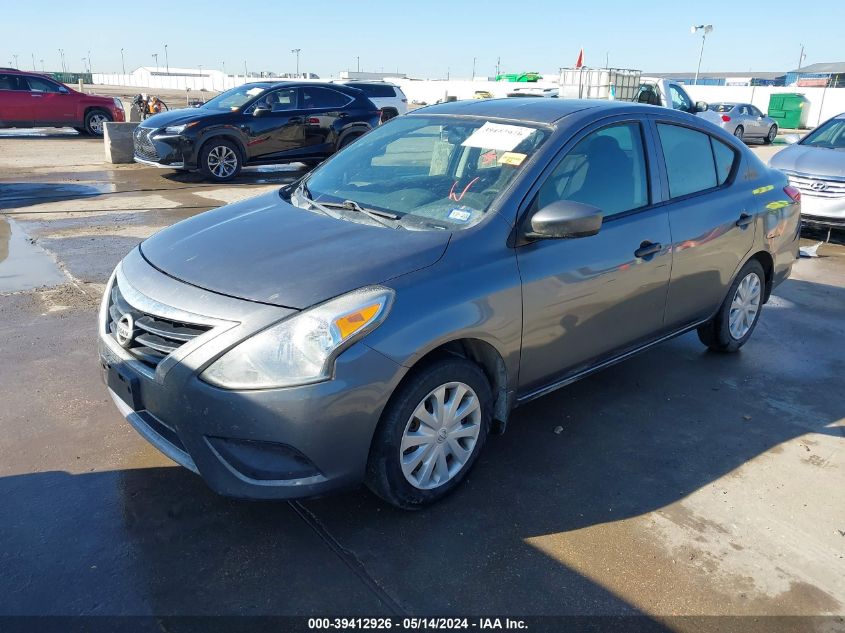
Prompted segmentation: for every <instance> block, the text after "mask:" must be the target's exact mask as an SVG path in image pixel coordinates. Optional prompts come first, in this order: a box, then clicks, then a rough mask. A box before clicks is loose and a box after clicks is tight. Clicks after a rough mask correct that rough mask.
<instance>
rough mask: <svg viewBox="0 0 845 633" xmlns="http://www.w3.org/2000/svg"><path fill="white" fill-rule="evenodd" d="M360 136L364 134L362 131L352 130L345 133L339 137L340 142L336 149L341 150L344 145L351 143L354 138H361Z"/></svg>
mask: <svg viewBox="0 0 845 633" xmlns="http://www.w3.org/2000/svg"><path fill="white" fill-rule="evenodd" d="M362 136H364V134H363V133H362V132H352V133H351V134H347V135H346V136H344V137H343V138H342V139H341V141H340V143H339V144H338V146H337V151H340V150H342V149H343V148H344V147H346V146H347V145H349V144H351V143H352V142H353V141H354V140H355V139H358V138H361V137H362Z"/></svg>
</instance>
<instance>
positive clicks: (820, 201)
mask: <svg viewBox="0 0 845 633" xmlns="http://www.w3.org/2000/svg"><path fill="white" fill-rule="evenodd" d="M801 220H802V221H803V222H805V223H807V224H817V225H823V226H836V227H842V226H845V197H841V198H823V197H820V196H813V195H810V194H809V193H806V192H804V191H802V192H801Z"/></svg>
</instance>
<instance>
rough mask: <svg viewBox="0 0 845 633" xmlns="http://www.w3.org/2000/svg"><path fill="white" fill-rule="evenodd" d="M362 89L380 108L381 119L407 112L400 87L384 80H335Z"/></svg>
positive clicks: (385, 119)
mask: <svg viewBox="0 0 845 633" xmlns="http://www.w3.org/2000/svg"><path fill="white" fill-rule="evenodd" d="M334 83H340V84H345V85H347V86H351V87H353V88H358V89H359V90H362V91H363V92H364V94H365V95H367V98H368V99H369V100H370V101H372V102H373V103H374V104H375V106H376V107H377V108H378V109H379V110H381V120H382V121H387V120H388V119H392V118H393V117H396V116H399V115H400V114H406V113H407V112H408V98H407V97H406V96H405V93H404V92H402V88H400V87H399V86H397V85H395V84H389V83H387V82H386V81H336V82H334Z"/></svg>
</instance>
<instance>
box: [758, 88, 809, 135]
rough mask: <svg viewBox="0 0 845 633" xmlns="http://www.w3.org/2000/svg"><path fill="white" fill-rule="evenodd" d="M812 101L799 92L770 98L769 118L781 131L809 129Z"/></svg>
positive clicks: (785, 93)
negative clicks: (808, 122) (808, 118)
mask: <svg viewBox="0 0 845 633" xmlns="http://www.w3.org/2000/svg"><path fill="white" fill-rule="evenodd" d="M809 113H810V101H809V99H807V97H805V96H804V95H802V94H798V93H797V92H784V93H781V94H773V95H770V96H769V113H768V114H769V116H770V117H771V118H773V119H774V120H775V121H777V124H778V127H779V128H781V129H791V130H797V129H800V128H805V127H807V115H808V114H809Z"/></svg>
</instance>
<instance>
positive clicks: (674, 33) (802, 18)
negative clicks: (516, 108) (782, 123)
mask: <svg viewBox="0 0 845 633" xmlns="http://www.w3.org/2000/svg"><path fill="white" fill-rule="evenodd" d="M810 8H811V10H810ZM692 24H712V25H713V26H714V31H713V33H711V34H710V35H709V36H708V37H707V43H706V46H705V49H704V60H703V63H702V66H701V70H702V71H703V72H708V71H747V70H750V69H753V70H758V71H786V70H791V69H793V68H795V67H796V66H797V65H798V56H799V52H800V46H801V44H802V43H803V44H804V45H805V47H806V54H807V57H806V59H805V61H804V64H803V65H807V64H811V63H815V62H833V61H845V44H843V42H845V39H843V24H845V0H812V1H811V2H809V3H808V2H804V3H800V2H796V1H795V0H760V1H756V2H755V1H753V0H750V1H746V2H742V1H740V2H737V1H733V2H702V1H692V2H684V1H678V0H674V1H663V0H660V1H651V2H644V1H637V0H616V1H614V0H589V1H579V2H572V3H564V2H563V1H562V0H559V1H552V0H522V1H520V2H515V1H513V0H510V1H499V0H492V1H488V2H476V1H461V0H448V1H445V0H415V1H413V2H402V1H401V0H396V1H395V2H394V3H385V2H369V1H366V0H357V1H349V2H341V1H339V0H321V1H320V2H301V1H300V2H280V1H274V0H264V1H257V2H256V1H253V2H233V1H231V0H230V1H229V2H217V1H215V0H205V1H203V2H195V1H193V0H187V1H185V0H171V1H170V2H160V1H159V0H142V1H140V2H131V1H127V0H123V1H120V2H102V1H99V2H89V1H88V0H70V1H68V0H65V1H62V2H57V1H54V2H39V1H37V0H33V1H19V0H3V7H2V9H1V10H0V25H2V27H0V33H2V37H0V65H6V64H7V63H9V62H11V63H12V64H14V57H13V55H17V56H18V66H19V67H20V68H22V69H28V70H31V69H32V65H33V63H32V58H33V55H34V57H35V60H36V62H35V64H36V66H37V68H38V69H39V70H40V69H41V61H40V60H41V59H43V60H44V66H45V68H46V70H47V71H51V70H60V69H61V63H60V58H59V50H58V49H60V48H62V49H64V51H65V60H66V62H65V63H66V65H67V66H68V68H69V70H73V71H80V70H82V68H83V61H82V58H83V57H87V56H88V51H89V50H90V56H91V65H92V67H93V70H94V72H120V71H121V56H120V49H121V48H123V49H124V57H125V65H126V70H127V72H131V70H133V69H134V68H136V67H138V66H142V65H147V66H149V65H154V61H153V57H152V54H153V53H158V55H159V64H160V65H161V66H162V67H163V66H164V64H165V54H164V53H165V49H164V45H165V44H167V45H168V50H167V52H168V55H167V57H168V59H169V64H170V66H173V67H197V66H198V65H199V64H202V65H203V66H204V67H205V68H217V69H220V68H221V67H222V65H223V63H224V62H225V65H226V70H227V71H228V72H229V73H232V72H243V67H244V61H246V63H247V66H248V68H249V70H250V71H258V70H272V71H277V72H292V71H293V70H294V67H295V56H294V55H293V54H292V53H291V49H293V48H300V49H302V52H301V54H300V55H301V57H300V70H303V71H304V70H308V71H311V72H315V73H317V74H319V75H321V76H329V75H334V74H337V73H338V72H339V71H341V70H355V69H356V64H357V63H358V62H357V60H356V57H360V65H361V70H369V71H381V70H382V69H383V70H384V71H390V72H393V71H396V70H398V71H399V72H404V73H407V74H409V75H411V76H416V77H431V78H434V77H445V76H446V74H447V72H449V73H451V76H452V77H453V78H455V77H469V76H470V75H471V73H472V64H473V57H475V58H476V60H477V61H476V74H478V75H492V74H493V73H494V72H495V68H496V59H497V57H501V60H502V61H501V68H502V72H520V71H530V70H536V71H540V72H556V71H557V69H558V68H559V67H561V66H571V65H574V63H575V60H576V58H577V56H578V50H579V49H580V48H581V47H582V46H583V47H584V50H585V55H586V63H587V65H590V66H604V65H605V56H606V55H607V57H608V59H609V63H610V65H611V66H614V67H618V68H636V69H639V70H644V71H655V72H682V71H694V70H695V67H696V64H697V63H698V53H699V46H700V43H701V38H700V37H699V36H694V35H691V34H690V26H691V25H692Z"/></svg>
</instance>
